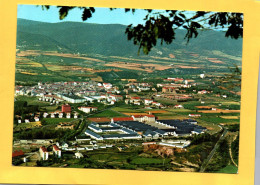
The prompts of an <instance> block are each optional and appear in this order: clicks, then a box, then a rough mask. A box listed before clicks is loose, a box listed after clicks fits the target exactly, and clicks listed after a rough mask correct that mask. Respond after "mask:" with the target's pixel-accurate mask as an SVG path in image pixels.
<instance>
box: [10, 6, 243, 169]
mask: <svg viewBox="0 0 260 185" xmlns="http://www.w3.org/2000/svg"><path fill="white" fill-rule="evenodd" d="M28 10H30V11H28ZM36 13H39V14H41V15H40V16H41V19H37V16H34V14H36ZM54 13H56V14H55V15H54ZM81 14H82V15H81ZM214 16H215V17H214ZM75 17H77V18H78V20H75V19H76V18H75ZM100 17H101V18H100ZM34 18H35V19H34ZM74 18H75V19H74ZM205 19H208V20H209V22H208V23H204V22H201V20H203V21H205ZM224 19H225V20H227V21H223V20H224ZM234 20H235V21H237V22H236V23H234V24H236V26H237V25H239V21H242V22H243V15H241V14H239V13H213V12H189V11H173V10H166V11H162V10H158V11H157V10H135V9H113V8H93V7H85V8H82V7H79V8H78V7H53V6H33V5H19V6H18V19H17V43H16V44H17V45H16V71H15V89H14V122H13V153H12V165H13V166H27V167H37V166H40V167H56V168H58V167H62V168H89V169H121V170H123V169H124V170H147V171H179V172H211V173H237V172H238V165H239V164H238V162H239V160H238V154H239V151H238V148H239V128H240V126H239V124H240V99H241V71H242V38H241V35H240V33H238V32H239V31H236V29H237V30H239V29H240V27H239V26H237V27H235V28H234V25H233V22H234ZM185 21H186V22H185ZM188 21H190V22H188ZM241 24H242V23H241ZM212 25H214V26H213V27H212ZM240 26H241V25H240ZM242 26H243V25H242ZM207 27H210V29H209V28H207ZM230 27H232V29H231V31H230V29H229V28H230ZM175 28H178V29H175ZM234 30H235V31H234ZM240 31H241V30H240ZM241 33H242V32H241ZM161 43H162V44H161Z"/></svg>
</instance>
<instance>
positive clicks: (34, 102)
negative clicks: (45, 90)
mask: <svg viewBox="0 0 260 185" xmlns="http://www.w3.org/2000/svg"><path fill="white" fill-rule="evenodd" d="M16 100H17V101H26V102H27V103H28V105H39V106H46V105H50V103H48V102H42V101H39V100H38V98H37V97H35V96H17V97H16Z"/></svg>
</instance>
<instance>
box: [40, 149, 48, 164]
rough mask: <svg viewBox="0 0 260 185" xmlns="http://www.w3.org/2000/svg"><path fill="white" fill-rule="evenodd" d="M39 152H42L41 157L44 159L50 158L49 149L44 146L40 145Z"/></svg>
mask: <svg viewBox="0 0 260 185" xmlns="http://www.w3.org/2000/svg"><path fill="white" fill-rule="evenodd" d="M39 152H40V156H41V159H42V160H44V161H45V160H48V158H49V152H48V151H47V149H46V148H45V147H44V146H41V147H40V150H39Z"/></svg>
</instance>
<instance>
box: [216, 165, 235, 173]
mask: <svg viewBox="0 0 260 185" xmlns="http://www.w3.org/2000/svg"><path fill="white" fill-rule="evenodd" d="M217 173H235V174H236V173H238V168H237V167H235V166H233V165H228V166H226V167H225V168H222V169H220V170H219V171H217Z"/></svg>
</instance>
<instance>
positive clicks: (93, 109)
mask: <svg viewBox="0 0 260 185" xmlns="http://www.w3.org/2000/svg"><path fill="white" fill-rule="evenodd" d="M78 109H79V110H81V111H82V112H85V113H90V112H95V111H97V107H79V108H78Z"/></svg>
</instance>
